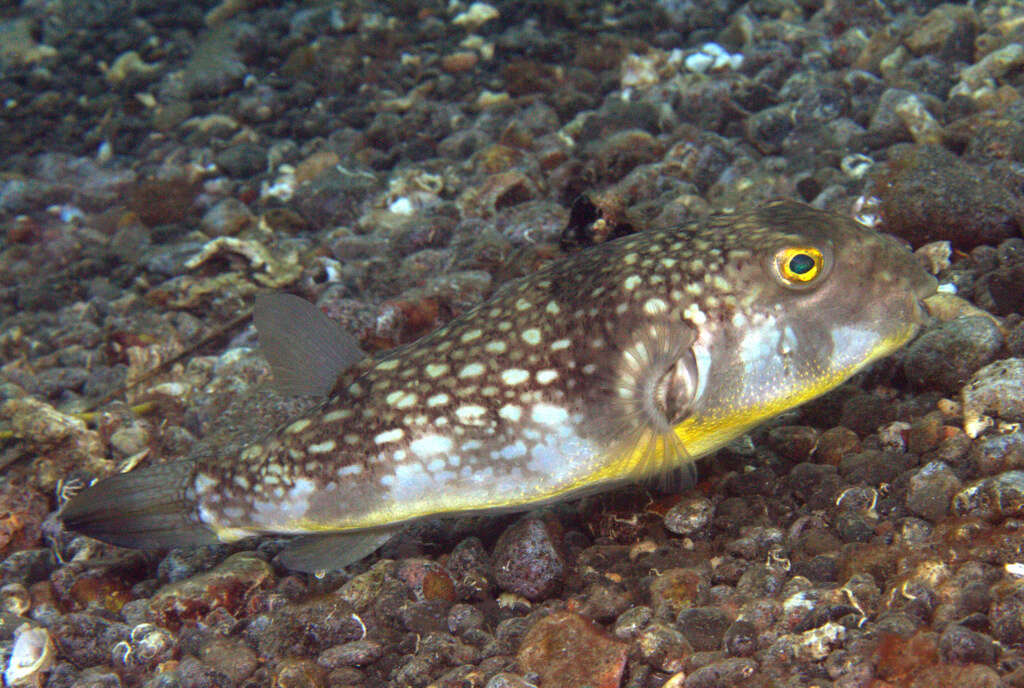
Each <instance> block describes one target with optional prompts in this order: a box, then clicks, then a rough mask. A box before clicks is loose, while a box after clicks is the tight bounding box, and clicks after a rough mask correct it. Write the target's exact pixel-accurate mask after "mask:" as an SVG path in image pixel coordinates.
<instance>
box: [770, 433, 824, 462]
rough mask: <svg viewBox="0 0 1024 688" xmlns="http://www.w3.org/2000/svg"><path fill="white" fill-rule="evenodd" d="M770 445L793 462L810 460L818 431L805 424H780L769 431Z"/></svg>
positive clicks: (777, 452)
mask: <svg viewBox="0 0 1024 688" xmlns="http://www.w3.org/2000/svg"><path fill="white" fill-rule="evenodd" d="M767 439H768V446H769V447H771V448H772V449H773V450H774V451H775V453H776V454H778V455H779V456H781V457H782V458H784V459H787V460H789V461H792V462H793V463H801V462H803V461H808V460H809V458H810V456H811V451H812V450H813V449H814V447H815V445H816V444H817V441H818V431H817V430H815V429H814V428H811V427H807V426H804V425H779V426H776V427H774V428H772V429H770V430H769V431H768V438H767Z"/></svg>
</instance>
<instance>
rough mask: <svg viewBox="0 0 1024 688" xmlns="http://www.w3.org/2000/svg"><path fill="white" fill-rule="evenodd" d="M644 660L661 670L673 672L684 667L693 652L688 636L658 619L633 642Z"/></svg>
mask: <svg viewBox="0 0 1024 688" xmlns="http://www.w3.org/2000/svg"><path fill="white" fill-rule="evenodd" d="M632 646H633V647H635V648H636V650H637V652H638V653H639V654H640V656H641V657H643V659H644V661H645V662H647V663H648V664H650V665H651V666H653V667H654V668H655V669H657V670H659V671H664V672H667V673H673V672H676V671H680V670H681V669H682V668H683V660H684V659H685V658H686V657H687V656H689V655H691V654H693V647H692V646H691V645H690V643H689V642H688V641H687V639H686V636H685V635H683V634H682V633H681V632H679V631H677V630H676V629H675V628H672V627H671V626H669V625H667V624H665V623H662V622H660V621H656V622H654V623H652V624H651V625H649V626H648V627H647V628H645V629H644V630H643V631H642V632H641V633H640V635H638V636H637V637H636V639H635V640H634V641H633V644H632Z"/></svg>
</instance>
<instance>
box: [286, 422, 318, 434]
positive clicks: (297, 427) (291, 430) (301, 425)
mask: <svg viewBox="0 0 1024 688" xmlns="http://www.w3.org/2000/svg"><path fill="white" fill-rule="evenodd" d="M312 424H313V421H311V420H310V419H309V418H302V419H300V420H297V421H295V422H294V423H292V424H291V425H289V426H288V427H287V428H285V429H284V432H285V434H286V435H294V434H297V433H300V432H302V431H303V430H305V429H306V428H308V427H309V426H310V425H312Z"/></svg>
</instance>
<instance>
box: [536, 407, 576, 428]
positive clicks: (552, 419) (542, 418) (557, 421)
mask: <svg viewBox="0 0 1024 688" xmlns="http://www.w3.org/2000/svg"><path fill="white" fill-rule="evenodd" d="M530 418H531V419H533V422H535V423H540V424H541V425H561V424H562V423H564V422H565V421H567V420H568V419H569V413H568V412H567V411H566V410H565V409H564V408H562V407H561V406H553V405H552V404H534V406H533V408H532V409H531V410H530Z"/></svg>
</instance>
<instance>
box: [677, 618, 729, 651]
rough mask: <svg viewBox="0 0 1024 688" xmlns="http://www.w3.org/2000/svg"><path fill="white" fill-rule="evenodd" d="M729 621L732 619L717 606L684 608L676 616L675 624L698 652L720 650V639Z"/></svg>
mask: <svg viewBox="0 0 1024 688" xmlns="http://www.w3.org/2000/svg"><path fill="white" fill-rule="evenodd" d="M731 623H732V619H730V618H729V617H728V616H727V615H726V613H725V612H723V611H722V610H721V609H718V608H717V607H694V608H693V609H684V610H682V611H681V612H679V616H678V617H677V618H676V626H677V627H678V628H679V630H680V631H681V632H682V634H683V635H684V636H686V639H687V640H688V641H689V642H690V645H692V646H693V649H694V650H696V651H698V652H702V651H709V650H721V649H722V639H723V638H724V636H725V631H726V629H727V628H729V625H730V624H731Z"/></svg>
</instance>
